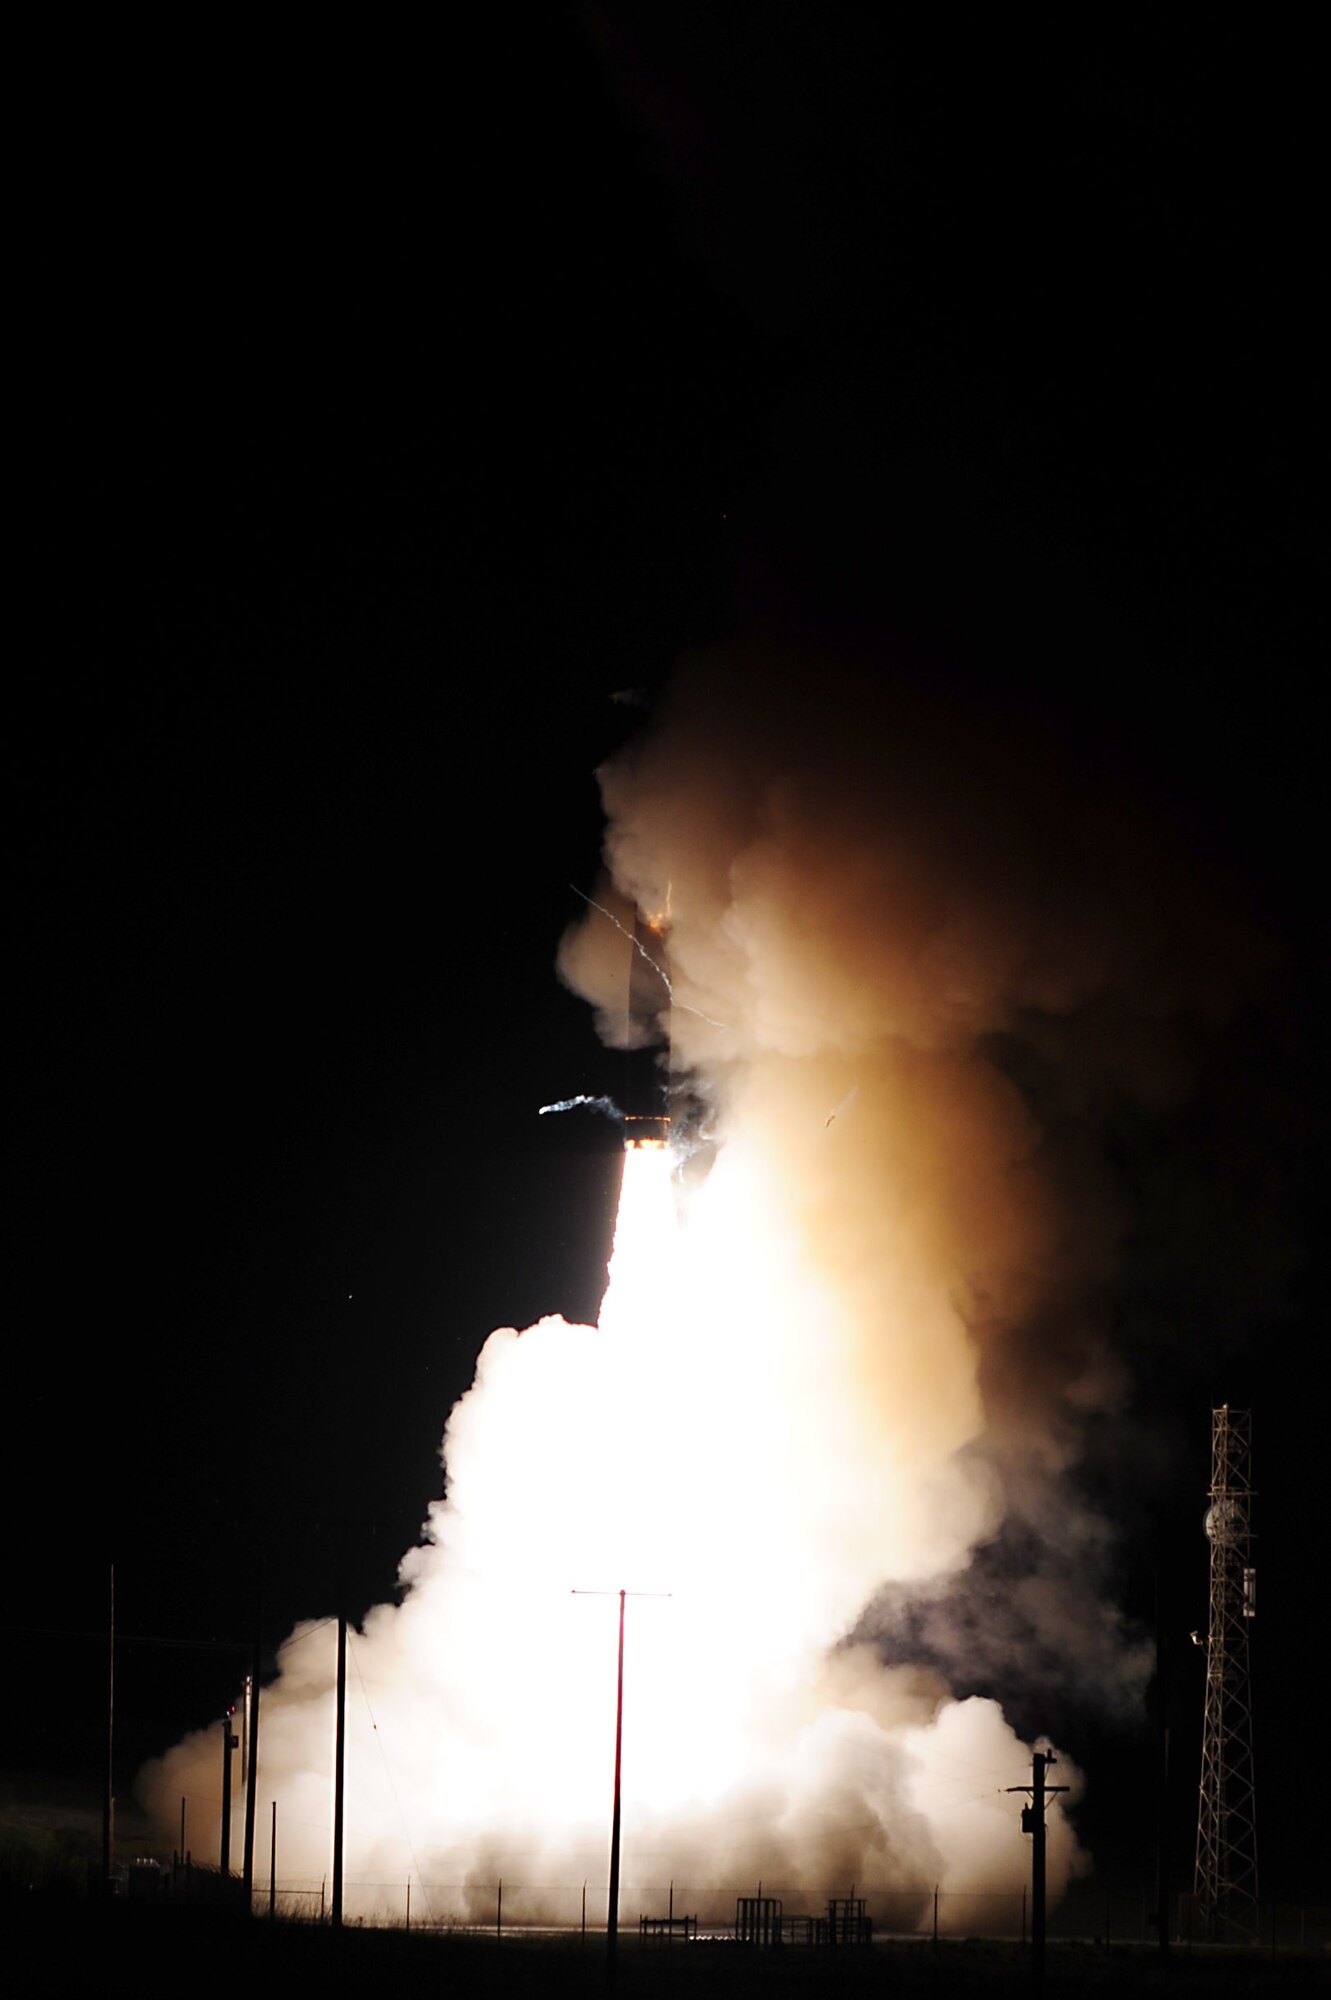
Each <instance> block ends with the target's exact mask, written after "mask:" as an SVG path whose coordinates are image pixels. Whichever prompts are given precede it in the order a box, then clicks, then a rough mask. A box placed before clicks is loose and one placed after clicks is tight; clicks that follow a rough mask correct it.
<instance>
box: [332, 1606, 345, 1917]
mask: <svg viewBox="0 0 1331 2000" xmlns="http://www.w3.org/2000/svg"><path fill="white" fill-rule="evenodd" d="M346 1763H347V1613H346V1600H345V1598H344V1599H343V1603H342V1609H341V1610H340V1611H339V1612H338V1614H337V1729H336V1736H335V1740H334V1744H333V1929H334V1930H340V1929H341V1927H342V1841H343V1834H344V1831H345V1829H344V1826H343V1809H344V1802H345V1793H346Z"/></svg>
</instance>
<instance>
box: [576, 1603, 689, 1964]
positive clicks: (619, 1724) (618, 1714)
mask: <svg viewBox="0 0 1331 2000" xmlns="http://www.w3.org/2000/svg"><path fill="white" fill-rule="evenodd" d="M573 1595H574V1596H575V1597H612V1596H616V1595H617V1596H618V1598H619V1668H618V1674H617V1678H616V1684H615V1795H614V1804H613V1806H612V1808H611V1813H610V1893H609V1897H608V1899H607V1901H608V1907H607V1911H606V1920H605V1970H606V1981H607V1984H609V1985H611V1986H613V1984H614V1979H615V1953H616V1949H617V1946H618V1943H619V1827H620V1804H621V1797H622V1788H623V1786H622V1781H623V1749H624V1600H625V1599H626V1598H628V1597H668V1596H669V1595H670V1592H669V1591H668V1590H621V1591H618V1592H614V1591H609V1590H575V1591H574V1592H573Z"/></svg>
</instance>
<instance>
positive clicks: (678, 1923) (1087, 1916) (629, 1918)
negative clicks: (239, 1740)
mask: <svg viewBox="0 0 1331 2000" xmlns="http://www.w3.org/2000/svg"><path fill="white" fill-rule="evenodd" d="M168 1873H169V1871H168ZM200 1878H203V1879H202V1881H201V1879H200ZM205 1882H207V1883H210V1884H211V1893H213V1894H216V1893H217V1889H218V1887H219V1886H220V1884H219V1882H218V1878H217V1875H216V1871H215V1870H200V1869H197V1868H196V1869H193V1870H189V1869H186V1870H179V1871H177V1872H176V1878H175V1883H174V1885H173V1886H174V1892H175V1893H177V1894H182V1895H189V1894H195V1895H197V1894H199V1893H200V1890H201V1889H202V1892H203V1893H204V1894H208V1893H209V1889H208V1888H205V1887H204V1886H203V1884H204V1883H205ZM850 1886H853V1888H854V1898H853V1900H854V1902H855V1903H856V1905H858V1906H860V1907H862V1909H863V1911H864V1913H865V1919H866V1922H867V1924H868V1925H869V1926H870V1927H871V1930H872V1935H873V1936H874V1937H875V1938H877V1939H884V1938H924V1939H933V1940H937V1941H940V1942H941V1941H944V1940H957V1939H968V1938H974V1939H977V1940H978V1939H985V1940H990V1939H993V1940H1009V1941H1013V1942H1024V1941H1026V1940H1027V1939H1028V1938H1029V1935H1030V1904H1029V1895H1028V1892H1027V1891H1026V1890H1020V1891H1017V1890H983V1889H977V1890H965V1889H943V1888H936V1889H915V1890H903V1889H889V1888H875V1887H874V1886H873V1885H872V1884H871V1883H870V1884H864V1885H863V1886H859V1885H850ZM236 1887H237V1889H238V1888H239V1883H238V1882H237V1884H236ZM755 1890H756V1891H757V1893H756V1895H755V1893H754V1891H755ZM834 1900H837V1901H838V1906H840V1899H834ZM759 1904H761V1905H762V1906H764V1907H767V1908H769V1909H771V1910H774V1911H777V1912H780V1918H779V1920H778V1919H777V1918H776V1917H773V1918H772V1920H771V1921H770V1922H768V1923H767V1924H766V1925H762V1924H755V1923H754V1922H753V1921H752V1912H753V1910H754V1908H755V1906H757V1905H759ZM740 1906H745V1907H747V1909H748V1911H749V1916H750V1921H749V1922H748V1923H747V1924H740V1923H739V1922H738V1921H737V1916H736V1912H737V1908H739V1907H740ZM254 1907H255V1910H256V1912H257V1913H258V1914H259V1915H261V1916H262V1915H266V1914H267V1912H268V1909H269V1887H268V1884H267V1883H266V1882H264V1883H258V1882H256V1884H255V1892H254ZM828 1907H829V1905H828V1899H827V1898H826V1897H825V1896H819V1895H818V1894H816V1893H813V1892H810V1891H807V1890H802V1889H799V1888H789V1887H783V1886H782V1885H780V1884H778V1883H761V1884H756V1885H753V1884H751V1885H749V1892H748V1893H747V1894H746V1893H745V1891H744V1890H743V1889H742V1888H740V1889H738V1890H737V1889H736V1887H735V1886H733V1885H730V1886H721V1885H717V1884H708V1885H699V1884H698V1883H689V1882H686V1881H674V1882H661V1883H655V1882H643V1881H631V1882H625V1883H624V1885H623V1888H622V1891H621V1895H620V1910H619V1922H620V1933H621V1937H623V1936H624V1935H625V1934H626V1933H628V1932H633V1931H636V1932H637V1933H638V1934H639V1935H640V1936H641V1938H642V1939H643V1940H645V1941H651V1940H653V1939H660V1938H664V1939H670V1938H674V1939H675V1941H677V1942H678V1941H682V1940H683V1937H684V1934H685V1929H686V1925H685V1919H684V1918H683V1917H682V1916H680V1917H676V1916H675V1915H674V1912H676V1911H681V1912H682V1911H687V1912H688V1913H689V1914H688V1919H687V1937H688V1940H689V1941H692V1940H693V1939H695V1938H698V1939H707V1938H727V1939H734V1938H735V1937H736V1936H737V1935H738V1936H745V1937H747V1938H748V1939H749V1941H751V1942H753V1943H755V1944H757V1945H759V1946H762V1945H766V1944H769V1943H770V1944H777V1943H780V1942H784V1943H786V1944H792V1943H801V1942H808V1943H809V1944H816V1943H818V1942H820V1941H821V1942H829V1941H832V1942H834V1941H835V1939H832V1940H829V1936H828V1929H827V1912H828ZM330 1908H331V1892H330V1886H329V1883H328V1882H327V1880H326V1879H325V1880H323V1881H319V1882H314V1881H281V1880H279V1881H278V1883H277V1884H276V1890H275V1897H274V1912H275V1914H276V1915H277V1916H278V1917H279V1918H285V1919H304V1920H306V1921H313V1922H320V1921H323V1920H326V1919H327V1916H328V1913H329V1910H330ZM343 1908H344V1914H345V1917H346V1920H347V1922H349V1923H363V1924H379V1925H384V1926H399V1927H408V1928H410V1929H413V1930H414V1929H418V1928H419V1929H429V1930H451V1931H468V1932H474V1933H478V1934H488V1935H490V1936H491V1937H496V1938H502V1937H503V1936H504V1935H505V1934H506V1933H509V1934H516V1933H519V1932H528V1933H530V1932H536V1931H541V1932H551V1933H565V1934H574V1935H581V1936H584V1937H590V1938H594V1937H600V1936H601V1935H603V1933H604V1930H605V1923H606V1888H605V1882H604V1879H602V1880H600V1881H588V1882H577V1883H567V1882H565V1883H557V1882H556V1883H551V1882H541V1883H532V1882H516V1881H512V1880H510V1879H509V1878H508V1877H504V1878H503V1879H496V1880H494V1881H490V1882H483V1881H476V1880H474V1879H473V1880H470V1881H465V1882H447V1881H430V1880H421V1879H419V1878H414V1879H410V1880H403V1881H398V1882H391V1881H369V1880H366V1879H363V1878H353V1877H347V1878H346V1880H345V1881H344V1885H343ZM1258 1919H1259V1921H1258V1933H1257V1939H1256V1942H1255V1946H1254V1949H1256V1950H1258V1951H1260V1952H1262V1953H1264V1954H1267V1955H1269V1954H1271V1953H1273V1952H1274V1953H1277V1954H1279V1953H1298V1952H1327V1951H1331V1905H1326V1904H1307V1903H1299V1902H1288V1903H1285V1902H1279V1901H1274V1900H1273V1901H1269V1902H1266V1903H1264V1904H1262V1906H1261V1908H1260V1910H1259V1913H1258ZM834 1929H835V1927H834ZM1046 1932H1047V1935H1048V1937H1049V1939H1050V1940H1051V1941H1058V1940H1063V1941H1072V1940H1076V1941H1078V1942H1083V1943H1091V1944H1094V1945H1097V1946H1099V1947H1100V1948H1102V1949H1105V1950H1112V1949H1114V1948H1115V1947H1122V1948H1127V1947H1137V1948H1140V1947H1141V1946H1143V1945H1154V1944H1156V1943H1158V1935H1157V1929H1156V1921H1155V1909H1154V1899H1153V1898H1152V1897H1151V1896H1150V1895H1148V1894H1147V1893H1145V1892H1133V1891H1109V1892H1106V1891H1105V1890H1104V1889H1103V1888H1100V1887H1098V1886H1097V1885H1095V1884H1094V1883H1074V1884H1072V1885H1071V1887H1070V1888H1069V1890H1068V1891H1067V1893H1066V1895H1065V1896H1064V1897H1063V1898H1062V1899H1061V1901H1059V1902H1058V1903H1057V1904H1055V1905H1054V1906H1052V1907H1051V1909H1050V1910H1049V1913H1048V1918H1047V1923H1046ZM1170 1935H1171V1940H1172V1943H1173V1945H1174V1947H1175V1948H1176V1949H1178V1950H1180V1951H1191V1950H1196V1951H1204V1950H1206V1949H1208V1948H1209V1944H1210V1940H1209V1937H1208V1933H1207V1930H1206V1927H1205V1925H1204V1924H1203V1923H1202V1922H1201V1920H1200V1919H1199V1918H1198V1916H1197V1915H1196V1912H1195V1908H1194V1906H1193V1900H1192V1898H1191V1897H1189V1896H1186V1895H1181V1896H1179V1897H1178V1898H1177V1900H1176V1903H1175V1905H1174V1907H1173V1908H1172V1909H1171V1923H1170Z"/></svg>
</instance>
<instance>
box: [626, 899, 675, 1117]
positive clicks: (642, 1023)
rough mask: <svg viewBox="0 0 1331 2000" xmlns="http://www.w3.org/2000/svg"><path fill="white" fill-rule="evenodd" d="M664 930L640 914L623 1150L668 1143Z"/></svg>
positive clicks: (667, 991) (667, 994)
mask: <svg viewBox="0 0 1331 2000" xmlns="http://www.w3.org/2000/svg"><path fill="white" fill-rule="evenodd" d="M666 951H667V935H666V929H665V926H664V924H658V923H653V922H652V921H651V920H650V919H649V918H648V917H645V916H644V915H643V914H642V912H641V910H639V911H638V913H637V915H636V917H635V918H634V923H633V943H632V947H631V952H632V956H631V957H630V960H629V1000H628V1013H629V1019H628V1033H627V1034H626V1036H625V1041H626V1043H627V1045H628V1048H627V1054H626V1056H625V1064H626V1077H625V1085H624V1144H625V1146H663V1145H664V1144H665V1142H666V1141H667V1139H668V1138H669V1137H670V1113H669V1111H668V1109H667V1097H666V1084H667V1078H668V1076H669V1071H670V967H669V961H668V959H667V956H666Z"/></svg>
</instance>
